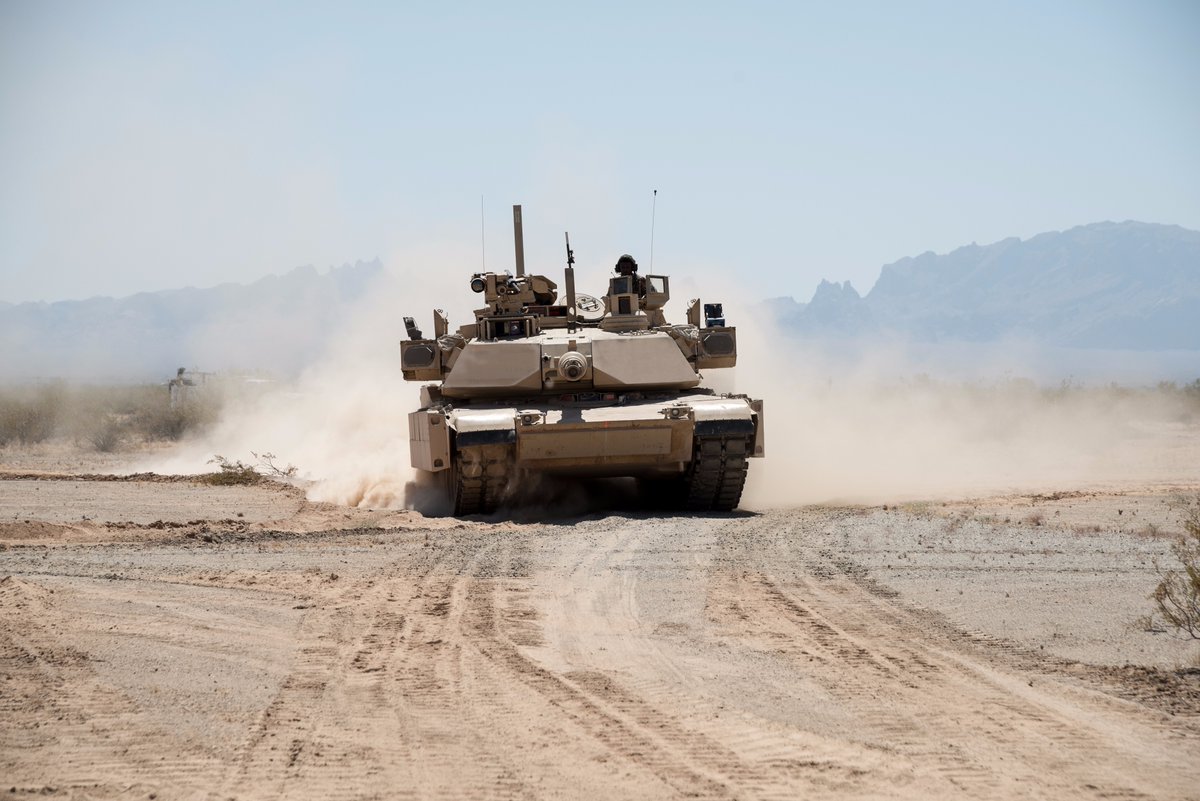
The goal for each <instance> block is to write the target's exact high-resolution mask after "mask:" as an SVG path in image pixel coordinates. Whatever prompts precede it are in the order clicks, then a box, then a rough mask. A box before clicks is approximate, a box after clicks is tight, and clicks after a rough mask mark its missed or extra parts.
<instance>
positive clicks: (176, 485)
mask: <svg viewBox="0 0 1200 801" xmlns="http://www.w3.org/2000/svg"><path fill="white" fill-rule="evenodd" d="M18 461H19V460H13V459H9V460H8V462H7V463H4V464H0V471H6V472H2V473H0V720H3V725H2V726H0V777H2V781H3V787H2V788H0V790H4V791H5V792H6V793H8V795H10V797H15V798H22V797H29V796H32V795H37V796H39V797H43V796H45V797H67V798H96V799H112V798H130V799H133V798H153V797H157V798H196V799H228V798H320V799H328V798H579V797H589V798H591V797H594V798H684V797H700V798H710V797H711V798H781V799H783V798H789V799H790V798H800V797H815V798H898V799H910V798H911V799H916V798H930V797H955V798H1012V797H1017V796H1019V797H1030V798H1048V799H1050V798H1054V799H1057V798H1105V799H1114V798H1116V799H1134V798H1138V799H1145V798H1156V799H1158V798H1167V799H1172V798H1177V799H1183V798H1200V643H1198V642H1197V641H1194V640H1188V639H1185V638H1181V637H1177V636H1173V635H1170V634H1165V633H1151V632H1147V631H1145V630H1144V627H1142V626H1140V625H1138V622H1137V620H1138V618H1139V617H1140V616H1142V615H1144V614H1145V613H1146V612H1148V611H1149V610H1150V603H1149V602H1148V601H1147V600H1146V596H1147V594H1148V593H1149V592H1150V590H1151V589H1152V588H1153V586H1154V583H1155V573H1154V568H1153V560H1155V559H1156V558H1157V559H1161V558H1163V557H1164V555H1165V554H1166V552H1167V547H1168V544H1169V541H1170V540H1169V537H1170V535H1171V534H1172V532H1174V531H1178V530H1179V517H1178V510H1177V509H1176V508H1175V507H1174V506H1173V505H1172V503H1173V499H1174V498H1176V497H1177V496H1179V495H1185V496H1186V495H1189V494H1190V495H1191V496H1192V497H1195V495H1196V494H1197V493H1198V492H1200V486H1196V485H1173V486H1164V485H1146V484H1142V485H1136V486H1135V485H1130V486H1126V487H1123V488H1113V487H1109V488H1105V489H1093V490H1086V491H1085V490H1074V491H1071V492H1062V491H1055V490H1054V489H1053V488H1048V489H1047V490H1046V491H1045V492H1044V493H1040V494H1034V495H1013V496H1006V497H995V498H984V499H975V500H971V501H946V502H941V501H937V502H927V503H910V504H901V505H900V506H898V507H893V506H889V507H888V508H883V507H882V506H873V507H863V506H845V507H810V508H801V509H788V510H774V511H766V512H761V513H736V514H731V515H706V516H652V515H647V514H643V513H640V512H637V511H632V510H627V511H622V512H617V513H605V514H597V515H590V516H585V517H575V518H569V519H562V520H557V521H554V522H551V523H522V522H515V521H513V520H504V519H499V520H494V521H483V520H465V521H460V520H454V519H427V518H424V517H422V516H421V515H419V514H417V513H415V512H405V511H386V510H370V509H348V508H343V507H339V506H333V505H329V504H316V503H312V502H309V501H307V500H305V499H304V497H303V493H301V492H299V491H298V490H296V489H294V488H291V487H286V486H281V485H275V484H265V485H260V486H253V487H212V486H207V485H204V484H200V483H196V482H194V481H191V480H187V479H184V478H155V479H152V478H149V477H141V478H138V479H124V480H104V479H97V478H96V477H95V476H91V475H88V474H85V473H78V472H72V471H79V470H80V469H81V468H82V469H83V470H87V469H88V468H89V465H87V464H83V463H82V462H76V463H69V462H62V463H59V464H58V465H57V469H55V467H56V465H50V464H46V463H44V462H43V463H39V464H34V465H32V467H35V468H38V469H39V470H40V473H38V474H37V475H34V473H35V472H38V471H34V470H32V469H31V466H30V464H28V463H25V464H18V463H17V462H18Z"/></svg>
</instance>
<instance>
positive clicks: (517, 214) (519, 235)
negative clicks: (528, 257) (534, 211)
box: [513, 205, 525, 278]
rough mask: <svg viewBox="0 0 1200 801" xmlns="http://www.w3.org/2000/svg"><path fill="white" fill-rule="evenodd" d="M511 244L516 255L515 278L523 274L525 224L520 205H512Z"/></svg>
mask: <svg viewBox="0 0 1200 801" xmlns="http://www.w3.org/2000/svg"><path fill="white" fill-rule="evenodd" d="M513 244H514V246H515V247H516V255H517V278H521V277H522V276H524V275H525V225H524V223H523V222H522V221H521V207H520V205H516V206H513Z"/></svg>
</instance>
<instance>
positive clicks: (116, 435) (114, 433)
mask: <svg viewBox="0 0 1200 801" xmlns="http://www.w3.org/2000/svg"><path fill="white" fill-rule="evenodd" d="M123 429H124V426H122V425H121V423H120V421H118V420H115V419H113V418H111V417H106V418H104V419H102V420H101V421H100V422H99V423H98V424H97V425H96V426H95V427H94V428H93V429H91V430H90V431H88V432H87V434H86V435H85V438H86V440H87V443H88V444H89V445H91V446H92V447H93V448H95V449H96V450H98V451H100V452H101V453H112V452H113V451H115V450H116V449H117V448H118V447H119V446H120V444H121V440H122V439H123V436H122V435H123Z"/></svg>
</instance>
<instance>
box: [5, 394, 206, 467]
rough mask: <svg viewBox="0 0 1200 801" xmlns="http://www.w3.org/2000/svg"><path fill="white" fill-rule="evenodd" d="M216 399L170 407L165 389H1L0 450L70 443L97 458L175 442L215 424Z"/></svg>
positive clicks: (195, 399)
mask: <svg viewBox="0 0 1200 801" xmlns="http://www.w3.org/2000/svg"><path fill="white" fill-rule="evenodd" d="M219 413H220V403H219V397H218V395H217V394H216V393H210V394H204V393H196V394H195V395H194V396H193V397H191V398H189V399H188V400H186V401H184V402H180V403H175V404H172V402H171V396H170V393H169V392H168V390H167V387H166V386H165V385H164V384H137V385H118V386H102V385H86V384H85V385H76V386H68V385H66V384H62V383H54V384H47V385H43V386H19V387H8V388H4V389H0V446H4V445H8V444H10V443H19V444H21V445H32V444H36V443H39V442H43V441H45V440H48V439H50V438H52V437H69V438H71V439H73V440H74V441H75V443H76V444H78V445H80V446H82V447H89V448H93V449H95V450H98V451H101V452H106V453H107V452H110V451H114V450H116V449H118V448H119V447H120V446H121V445H122V444H123V443H125V442H130V441H132V442H161V441H171V442H173V441H176V440H179V439H182V438H183V437H184V436H186V435H187V434H189V433H193V432H197V431H200V430H202V429H203V428H204V427H206V426H208V425H210V424H212V423H214V422H216V420H217V417H218V415H219Z"/></svg>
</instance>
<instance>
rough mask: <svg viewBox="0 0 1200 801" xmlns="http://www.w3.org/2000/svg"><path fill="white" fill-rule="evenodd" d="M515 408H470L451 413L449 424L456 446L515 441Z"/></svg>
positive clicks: (463, 446)
mask: <svg viewBox="0 0 1200 801" xmlns="http://www.w3.org/2000/svg"><path fill="white" fill-rule="evenodd" d="M515 415H516V410H515V409H471V410H470V411H459V412H455V413H453V414H452V416H451V419H450V425H451V427H452V428H453V429H454V431H455V435H456V439H457V443H458V447H460V448H465V447H472V446H475V445H497V444H504V443H512V442H516V441H517V430H516V424H515V422H514V417H515Z"/></svg>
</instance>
